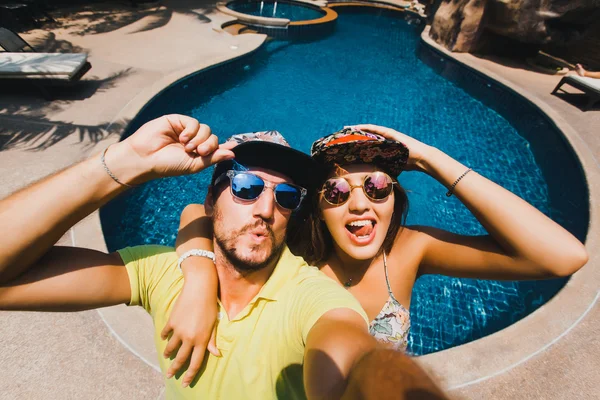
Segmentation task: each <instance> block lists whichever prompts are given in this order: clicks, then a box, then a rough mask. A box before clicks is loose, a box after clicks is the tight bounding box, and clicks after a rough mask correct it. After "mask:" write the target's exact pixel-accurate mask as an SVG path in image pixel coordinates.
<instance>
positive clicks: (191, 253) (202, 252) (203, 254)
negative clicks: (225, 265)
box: [177, 249, 216, 272]
mask: <svg viewBox="0 0 600 400" xmlns="http://www.w3.org/2000/svg"><path fill="white" fill-rule="evenodd" d="M192 256H197V257H206V258H208V259H210V260H212V262H213V263H215V260H216V259H215V253H213V252H212V251H208V250H204V249H192V250H190V251H186V252H185V253H183V255H182V256H181V257H179V260H177V268H179V270H180V271H181V272H183V271H182V270H181V263H182V262H183V261H184V260H185V259H187V258H189V257H192Z"/></svg>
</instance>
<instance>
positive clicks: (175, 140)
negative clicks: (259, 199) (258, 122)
mask: <svg viewBox="0 0 600 400" xmlns="http://www.w3.org/2000/svg"><path fill="white" fill-rule="evenodd" d="M121 144H122V145H127V146H128V147H129V149H130V150H132V152H129V153H131V154H132V155H133V156H134V158H135V160H131V163H128V164H130V165H129V166H130V167H131V166H135V167H134V168H135V170H136V173H135V174H131V173H126V176H137V177H136V178H134V180H135V181H134V183H140V182H143V181H147V180H150V179H154V178H162V177H167V176H177V175H186V174H192V173H196V172H200V171H202V170H203V169H205V168H207V167H209V166H211V165H213V164H215V163H217V162H220V161H225V160H229V159H232V158H233V157H234V154H233V152H232V151H231V148H232V147H233V145H232V144H231V143H228V144H224V145H221V146H219V140H218V138H217V136H215V135H213V134H212V133H211V130H210V127H208V125H204V124H200V123H199V122H198V121H197V120H196V119H194V118H192V117H188V116H185V115H177V114H171V115H165V116H163V117H160V118H157V119H154V120H152V121H150V122H147V123H146V124H144V125H143V126H142V127H141V128H140V129H138V130H137V131H136V132H135V133H134V134H133V135H131V136H130V137H128V138H127V139H125V140H124V141H123V142H122V143H121ZM109 153H110V152H109ZM107 157H108V155H107ZM110 161H113V162H114V160H110ZM107 164H108V166H109V168H112V167H111V165H114V164H113V163H109V160H108V158H107ZM116 168H117V167H115V169H116ZM117 176H119V175H117Z"/></svg>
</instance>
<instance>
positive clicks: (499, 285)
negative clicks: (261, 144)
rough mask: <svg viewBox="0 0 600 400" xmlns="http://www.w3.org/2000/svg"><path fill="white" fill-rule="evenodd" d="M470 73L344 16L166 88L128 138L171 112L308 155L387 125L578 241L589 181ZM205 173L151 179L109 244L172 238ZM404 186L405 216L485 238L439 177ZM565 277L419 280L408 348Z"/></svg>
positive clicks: (403, 33) (512, 316)
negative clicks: (343, 136)
mask: <svg viewBox="0 0 600 400" xmlns="http://www.w3.org/2000/svg"><path fill="white" fill-rule="evenodd" d="M339 10H340V11H342V10H343V9H339ZM424 61H426V62H427V64H425V63H424ZM463 70H464V69H463V68H461V67H458V66H456V65H453V66H451V65H450V64H449V62H445V61H444V59H443V58H440V56H438V55H436V54H435V53H432V52H431V51H429V50H426V49H423V47H422V46H420V45H419V31H418V30H417V28H415V27H414V26H411V25H409V24H407V23H406V22H405V21H403V20H401V19H398V18H397V17H396V14H390V13H387V12H365V11H361V12H358V13H356V12H353V13H344V12H342V13H341V14H340V16H339V19H338V23H337V27H336V31H335V32H334V34H332V35H330V36H328V37H326V38H323V39H322V40H318V41H313V42H303V43H293V42H284V41H271V42H269V43H267V44H266V45H265V46H264V47H263V48H262V49H261V50H259V51H258V52H257V53H255V54H254V55H252V56H250V57H247V58H245V59H242V60H238V61H236V62H234V63H231V64H228V65H225V66H221V67H218V68H215V69H212V70H209V71H207V72H203V73H200V74H197V75H195V76H193V77H191V78H188V79H186V80H183V81H181V82H179V83H177V84H176V85H174V86H172V87H170V88H168V89H166V90H165V91H164V92H163V93H161V94H160V95H159V96H158V97H157V98H155V99H154V100H153V101H151V102H150V103H149V104H148V105H147V107H146V108H145V109H144V110H143V111H142V112H141V113H140V114H139V115H138V116H137V117H136V119H135V120H134V121H132V123H131V125H130V128H129V129H128V133H131V132H133V131H134V130H135V129H137V127H139V126H140V125H141V124H143V123H144V122H146V121H148V120H149V119H152V118H154V117H156V116H159V115H163V114H166V113H172V112H177V113H183V114H189V115H193V116H194V117H196V118H198V119H199V120H200V121H202V122H204V123H207V124H209V125H210V126H211V127H212V129H213V131H214V132H215V133H216V134H218V135H219V136H220V138H221V139H223V140H224V139H226V138H227V137H228V136H230V135H231V134H234V133H240V132H249V131H257V130H269V129H277V130H279V131H280V132H282V133H283V134H284V135H285V136H286V137H287V138H288V139H289V141H290V143H291V144H292V146H294V147H296V148H299V149H301V150H304V151H306V152H308V151H309V149H310V144H311V143H312V141H313V140H315V139H317V138H319V137H321V136H323V135H325V134H329V133H331V132H334V131H336V130H338V129H340V128H341V127H343V126H344V125H349V124H357V123H363V122H370V123H375V124H380V125H385V126H390V127H393V128H396V129H398V130H400V131H402V132H405V133H407V134H409V135H411V136H413V137H415V138H417V139H419V140H421V141H423V142H425V143H428V144H431V145H434V146H436V147H438V148H440V149H441V150H443V151H445V152H447V153H448V154H450V155H452V156H453V157H455V158H456V159H457V160H459V161H461V162H462V163H464V164H466V165H468V166H471V167H472V168H473V169H475V170H476V171H478V172H479V173H480V174H482V175H485V176H487V177H489V178H491V179H492V180H494V181H496V182H498V183H499V184H501V185H503V186H504V187H506V188H508V189H509V190H511V191H513V192H514V193H516V194H517V195H519V196H521V197H523V198H525V199H526V200H527V201H529V202H530V203H531V204H533V205H534V206H535V207H537V208H538V209H540V210H541V211H543V212H544V213H546V214H548V215H550V216H551V217H552V218H554V219H555V220H557V221H559V222H560V223H562V224H563V225H564V226H566V227H567V228H568V229H569V230H570V231H572V232H573V233H574V234H575V235H576V236H578V237H579V238H580V239H582V240H583V239H584V236H585V232H586V227H587V221H588V214H587V212H588V211H587V210H588V204H587V193H586V189H585V182H584V180H583V177H582V174H581V171H580V168H579V165H578V164H577V162H576V160H575V158H574V157H573V155H572V154H571V152H569V151H568V148H567V146H566V145H565V144H564V143H563V142H562V140H561V139H560V137H559V136H558V134H557V133H556V130H555V128H554V127H553V126H552V125H551V124H550V123H549V122H548V121H547V120H546V119H545V118H544V117H543V115H541V114H540V113H539V112H537V111H535V110H534V109H533V108H532V107H531V106H530V105H529V104H526V103H525V102H524V101H523V100H522V99H520V98H518V96H515V95H514V94H511V93H508V92H507V91H506V90H504V89H502V88H499V87H498V86H497V85H492V84H491V83H487V81H485V80H484V81H482V78H480V77H476V76H474V75H472V73H468V71H467V72H465V71H463ZM440 74H441V75H443V76H441V75H440ZM469 74H471V75H469ZM480 81H481V82H480ZM453 82H458V83H459V84H460V85H461V86H460V87H459V86H457V85H456V84H455V83H453ZM469 93H471V95H470V94H469ZM472 95H474V96H477V97H478V98H480V99H482V100H481V101H480V100H476V99H475V98H474V97H472ZM490 107H492V108H493V109H492V108H490ZM494 109H497V110H499V111H501V112H502V114H503V115H506V116H507V117H508V118H509V119H510V122H509V121H508V120H507V119H505V118H504V117H502V116H501V115H500V114H498V113H497V112H496V111H494ZM516 128H518V131H517V129H516ZM209 177H210V172H209V171H207V172H204V173H201V174H198V175H195V176H190V177H178V178H170V179H163V180H159V181H154V182H151V183H148V184H146V185H143V186H142V187H140V188H137V189H134V190H132V191H130V192H129V193H128V194H126V195H125V196H122V197H120V198H118V199H116V200H114V201H113V202H112V203H110V204H109V205H107V206H106V207H104V208H103V210H102V211H101V218H102V226H103V230H104V234H105V237H106V241H107V244H108V246H109V248H110V249H111V250H114V249H117V248H121V247H124V246H130V245H137V244H143V243H159V244H167V245H173V244H174V241H175V237H176V233H177V226H178V219H179V214H180V213H181V210H182V209H183V208H184V206H185V205H187V204H189V203H193V202H199V203H201V202H203V200H204V196H205V194H206V188H207V184H208V182H209ZM400 182H401V183H402V185H404V186H405V187H406V189H407V190H408V194H409V199H410V210H409V214H408V222H409V223H410V224H425V225H432V226H436V227H439V228H442V229H447V230H450V231H454V232H458V233H462V234H470V235H477V234H484V233H485V231H484V229H483V228H482V227H481V225H480V224H479V223H478V222H477V220H476V219H475V218H474V217H473V216H472V215H471V214H470V213H469V211H468V210H467V209H466V208H465V207H464V206H463V205H462V204H461V203H460V202H459V201H458V200H457V199H456V198H454V197H451V198H448V197H446V196H445V192H446V190H445V188H444V187H443V186H442V185H440V184H439V183H437V182H436V181H435V180H433V179H432V178H429V177H428V176H425V175H424V174H419V173H403V174H402V175H401V176H400ZM564 283H565V280H550V281H543V282H496V281H479V280H472V279H456V278H448V277H442V276H426V277H422V278H420V279H419V280H418V281H417V283H416V285H415V288H414V292H413V297H412V304H411V309H410V311H411V314H412V321H413V324H412V330H411V334H410V338H409V346H410V347H409V351H411V352H412V353H414V354H426V353H431V352H434V351H438V350H441V349H444V348H449V347H452V346H456V345H459V344H462V343H465V342H468V341H471V340H474V339H477V338H480V337H482V336H485V335H488V334H490V333H493V332H495V331H497V330H499V329H502V328H504V327H506V326H508V325H510V324H512V323H513V322H515V321H517V320H519V319H521V318H523V317H524V316H526V315H527V314H529V313H531V312H532V311H533V310H535V309H536V308H537V307H539V306H540V305H542V304H543V303H545V302H546V301H548V300H549V299H550V298H551V297H552V296H553V295H554V294H555V293H556V292H557V291H558V290H559V289H560V288H561V287H562V286H563V285H564Z"/></svg>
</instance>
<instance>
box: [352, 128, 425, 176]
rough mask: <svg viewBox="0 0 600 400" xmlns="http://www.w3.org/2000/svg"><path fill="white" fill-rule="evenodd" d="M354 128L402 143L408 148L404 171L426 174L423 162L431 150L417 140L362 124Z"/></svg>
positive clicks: (386, 129) (389, 130)
mask: <svg viewBox="0 0 600 400" xmlns="http://www.w3.org/2000/svg"><path fill="white" fill-rule="evenodd" d="M354 128H356V129H358V130H361V131H365V132H370V133H375V134H378V135H381V136H383V137H384V138H386V139H390V140H395V141H397V142H401V143H403V144H404V145H405V146H406V147H407V148H408V161H407V163H406V170H407V171H420V172H426V168H425V160H426V158H427V155H428V153H429V152H430V151H431V149H432V147H431V146H428V145H426V144H425V143H422V142H419V141H418V140H416V139H413V138H411V137H410V136H407V135H405V134H404V133H400V132H398V131H395V130H393V129H391V128H386V127H384V126H378V125H371V124H362V125H355V126H354Z"/></svg>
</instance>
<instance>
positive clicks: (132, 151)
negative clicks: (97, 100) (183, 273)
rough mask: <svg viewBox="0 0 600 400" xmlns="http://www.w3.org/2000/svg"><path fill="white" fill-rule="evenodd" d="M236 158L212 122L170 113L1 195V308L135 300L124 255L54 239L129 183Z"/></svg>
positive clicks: (87, 305) (69, 306) (80, 305)
mask: <svg viewBox="0 0 600 400" xmlns="http://www.w3.org/2000/svg"><path fill="white" fill-rule="evenodd" d="M230 158H233V153H232V152H231V151H230V150H228V149H226V148H222V147H219V145H218V139H217V137H216V136H215V135H212V134H211V132H210V128H209V127H208V126H206V125H201V124H199V123H198V121H196V120H195V119H193V118H190V117H186V116H182V115H168V116H164V117H161V118H158V119H155V120H153V121H150V122H148V123H147V124H145V125H144V126H142V127H141V128H140V129H139V130H138V131H136V132H135V133H134V134H133V135H131V136H130V137H129V138H127V139H126V140H124V141H122V142H120V143H117V144H115V145H112V146H111V147H110V148H109V149H108V151H106V152H105V156H104V159H103V160H102V155H101V154H98V155H96V156H93V157H91V158H90V159H87V160H85V161H83V162H81V163H79V164H77V165H75V166H72V167H70V168H68V169H66V170H64V171H61V172H59V173H57V174H54V175H52V176H50V177H48V178H45V179H43V180H41V181H39V182H37V183H35V184H33V185H31V186H29V187H27V188H25V189H23V190H21V191H19V192H17V193H14V194H13V195H11V196H9V197H7V198H6V199H4V200H1V201H0V237H1V238H2V246H1V247H0V285H2V286H1V287H0V308H4V309H7V308H9V309H15V308H16V309H60V310H68V309H83V308H91V307H98V306H103V305H108V304H115V303H119V302H123V301H127V300H128V298H126V297H127V294H128V293H129V287H128V280H127V279H125V281H124V284H121V281H122V280H123V279H124V278H126V277H127V275H126V271H125V269H124V268H121V267H122V266H123V262H122V260H121V259H120V257H119V256H118V255H114V254H113V255H110V254H105V253H101V252H96V251H92V250H85V249H76V248H68V247H63V248H60V247H57V248H54V249H53V248H52V246H53V245H54V243H56V241H57V240H58V239H59V238H60V237H61V236H62V235H63V234H64V233H65V232H66V231H67V230H68V229H69V228H71V227H72V226H73V225H75V224H76V223H77V222H78V221H80V220H81V219H82V218H84V217H85V216H87V215H88V214H90V213H92V212H93V211H95V210H96V209H98V208H99V207H101V206H102V205H104V204H105V203H106V202H108V201H109V200H110V199H112V198H114V197H115V196H117V195H118V194H119V193H121V192H123V191H124V190H125V189H126V188H127V187H128V186H132V185H136V184H140V183H143V182H146V181H148V180H151V179H154V178H159V177H166V176H175V175H184V174H190V173H195V172H198V171H201V170H202V169H204V168H206V167H208V166H210V165H212V164H213V163H216V162H219V161H222V160H225V159H230ZM111 284H115V286H114V287H112V288H111V287H110V285H111Z"/></svg>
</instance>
